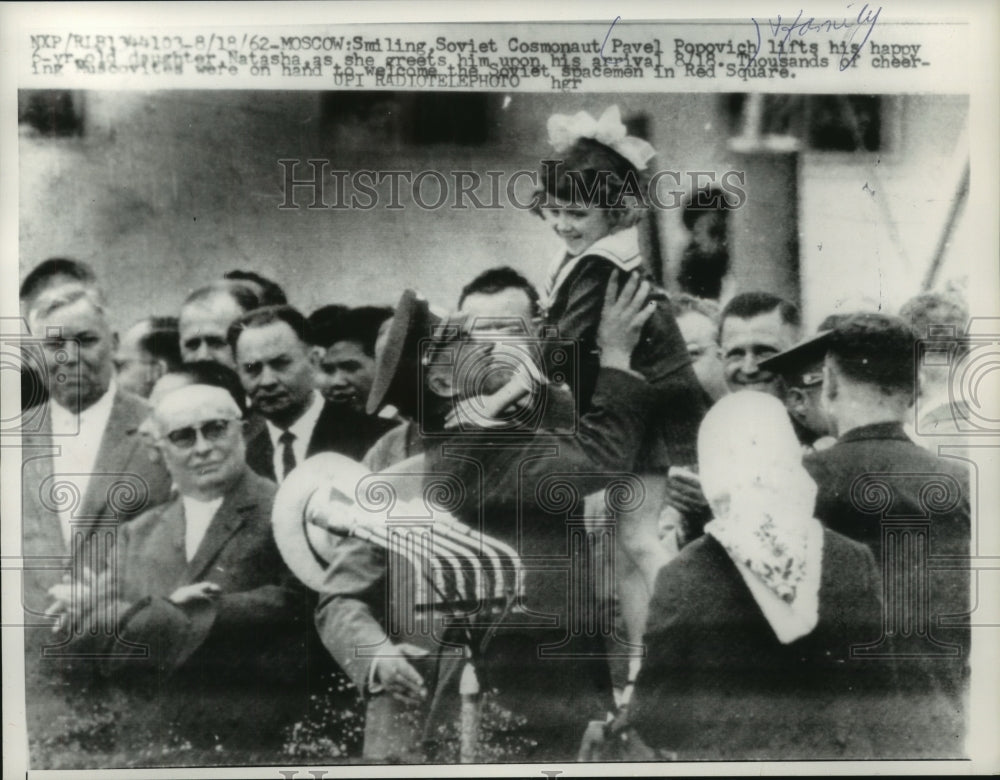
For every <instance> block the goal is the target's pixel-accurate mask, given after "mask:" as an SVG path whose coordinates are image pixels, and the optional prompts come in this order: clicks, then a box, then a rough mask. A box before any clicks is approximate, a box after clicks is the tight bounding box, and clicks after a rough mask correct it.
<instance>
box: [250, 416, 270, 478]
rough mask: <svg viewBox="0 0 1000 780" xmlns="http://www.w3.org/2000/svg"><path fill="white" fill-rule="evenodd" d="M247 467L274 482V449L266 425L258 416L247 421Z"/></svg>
mask: <svg viewBox="0 0 1000 780" xmlns="http://www.w3.org/2000/svg"><path fill="white" fill-rule="evenodd" d="M246 436H247V465H248V466H250V468H251V469H253V471H255V472H256V473H257V474H260V476H262V477H267V478H268V479H270V480H272V481H274V480H275V479H276V477H275V474H274V447H273V446H272V444H271V435H270V434H269V433H268V431H267V424H266V423H265V422H264V419H263V418H262V417H260V416H259V415H252V416H251V417H249V418H248V419H247V431H246Z"/></svg>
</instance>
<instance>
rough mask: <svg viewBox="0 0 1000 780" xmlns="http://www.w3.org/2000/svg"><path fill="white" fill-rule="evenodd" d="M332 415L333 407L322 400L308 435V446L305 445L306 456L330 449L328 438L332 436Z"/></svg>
mask: <svg viewBox="0 0 1000 780" xmlns="http://www.w3.org/2000/svg"><path fill="white" fill-rule="evenodd" d="M333 415H334V410H333V407H332V406H330V404H329V403H327V402H326V401H324V402H323V408H322V410H320V413H319V417H317V418H316V424H315V425H314V426H313V429H312V433H311V434H310V435H309V446H308V447H306V457H307V458H309V457H311V456H313V455H315V454H316V453H317V452H324V451H326V450H329V449H330V444H331V441H330V440H331V439H332V438H333V436H332V434H333V430H334V426H333V419H332V417H333Z"/></svg>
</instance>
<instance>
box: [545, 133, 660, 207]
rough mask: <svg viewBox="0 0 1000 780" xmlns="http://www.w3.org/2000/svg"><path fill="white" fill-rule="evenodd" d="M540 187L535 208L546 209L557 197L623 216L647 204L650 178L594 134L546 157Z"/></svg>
mask: <svg viewBox="0 0 1000 780" xmlns="http://www.w3.org/2000/svg"><path fill="white" fill-rule="evenodd" d="M538 179H539V181H538V188H537V189H536V190H535V193H534V200H533V201H532V204H531V210H532V212H534V213H535V214H537V215H539V216H542V209H544V208H548V207H551V206H553V205H555V203H554V201H555V200H556V199H558V200H561V201H567V202H570V203H577V204H580V205H581V206H582V207H584V208H600V209H605V210H607V211H608V212H609V213H610V214H612V215H613V218H614V219H617V220H622V219H625V218H626V217H627V216H629V214H630V212H631V213H632V214H634V218H633V221H636V218H637V216H638V214H636V213H635V209H636V208H637V207H638V208H644V207H645V206H646V205H647V199H646V181H645V179H644V178H643V177H642V176H641V174H640V172H639V171H638V169H636V167H635V166H634V165H633V164H632V163H630V162H629V161H628V160H626V159H625V158H624V157H622V156H621V155H620V154H618V152H616V151H615V150H614V149H612V148H611V147H609V146H605V145H604V144H602V143H601V142H600V141H595V140H594V139H593V138H578V139H576V141H574V142H573V145H572V146H570V147H569V149H567V150H566V151H565V152H564V153H563V154H562V155H561V156H559V157H557V158H553V159H547V160H543V161H542V165H541V168H540V169H539V173H538Z"/></svg>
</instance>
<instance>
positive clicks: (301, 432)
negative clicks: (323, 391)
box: [265, 390, 323, 482]
mask: <svg viewBox="0 0 1000 780" xmlns="http://www.w3.org/2000/svg"><path fill="white" fill-rule="evenodd" d="M322 412H323V396H322V395H320V393H319V391H318V390H313V392H312V403H311V404H309V408H308V409H306V410H305V412H303V413H302V416H301V417H299V419H297V420H296V421H295V422H294V423H292V424H291V425H290V426H289V428H288V430H289V431H290V432H291V433H292V435H294V436H295V438H294V439H293V440H292V452H293V453H295V465H296V466H297V465H299V464H300V463H301V462H302V461H304V460H305V459H306V450H308V449H309V440H310V439H311V438H312V434H313V429H314V428H315V427H316V423H317V422H318V421H319V416H320V414H322ZM265 422H266V424H267V434H268V436H270V437H271V447H272V448H273V449H274V475H275V476H276V477H277V480H278V482H281V480H283V479H284V478H285V468H284V465H283V463H282V459H281V455H282V453H283V452H284V450H285V445H284V444H282V443H280V442H279V441H278V439H279V438H280V437H281V434H283V433H284V432H285V431H284V429H282V428H279V427H278V426H277V425H275V424H274V423H272V422H271V421H270V420H265Z"/></svg>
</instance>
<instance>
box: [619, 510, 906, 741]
mask: <svg viewBox="0 0 1000 780" xmlns="http://www.w3.org/2000/svg"><path fill="white" fill-rule="evenodd" d="M822 567H823V570H822V577H821V581H820V591H819V622H818V624H817V625H816V628H815V629H813V631H812V632H811V633H810V634H808V635H806V636H805V637H801V638H799V639H797V640H795V641H793V642H791V643H790V644H787V645H783V644H781V643H780V642H779V641H778V639H777V637H776V636H775V634H774V631H773V629H772V628H771V626H770V624H769V623H768V622H767V621H766V619H765V618H764V615H763V613H762V612H761V610H760V607H759V606H758V605H757V603H756V602H755V601H754V599H753V597H752V595H751V593H750V590H749V588H748V587H747V585H746V582H744V580H743V578H742V576H741V575H740V573H739V571H738V570H737V569H736V566H735V565H734V564H733V562H732V560H731V559H730V557H729V555H728V554H727V553H726V551H725V549H724V548H723V547H722V545H721V544H719V542H718V541H717V540H716V539H715V538H714V537H712V536H704V537H702V538H700V539H698V540H697V541H695V542H692V543H691V544H690V545H688V546H687V547H685V548H684V549H683V550H682V551H681V553H680V555H679V556H678V557H677V558H675V559H674V560H673V561H671V562H670V563H668V564H667V565H666V566H664V567H663V569H661V570H660V573H659V576H658V577H657V581H656V586H655V590H654V594H653V598H652V601H651V603H650V609H649V622H648V625H647V630H646V635H645V641H644V644H645V648H646V657H645V660H644V661H643V665H642V669H641V671H640V673H639V677H638V680H637V683H636V687H635V693H634V696H633V699H632V702H631V705H630V717H629V720H630V722H631V724H632V725H633V726H634V727H635V729H636V730H637V731H638V732H639V734H640V736H641V737H642V738H643V739H644V740H645V741H646V742H647V743H648V744H649V745H651V746H654V747H657V748H662V749H665V750H668V751H674V752H676V753H677V756H678V758H679V759H681V760H686V759H715V760H727V759H728V760H734V759H820V758H866V757H868V758H874V757H879V756H882V755H884V754H883V753H882V752H881V751H882V748H883V746H882V745H881V743H880V741H879V740H880V729H881V728H882V726H881V725H880V724H881V723H882V722H884V721H885V719H886V718H887V717H891V715H892V712H893V708H892V707H890V706H888V705H887V704H885V703H884V702H885V700H886V699H885V697H886V694H887V693H891V692H892V684H893V680H894V670H893V667H892V664H891V662H890V661H860V660H857V659H852V658H851V652H850V651H851V646H852V645H863V644H865V643H868V642H872V641H874V640H876V639H877V638H878V636H879V634H880V629H879V623H880V619H881V606H880V599H879V591H880V587H879V577H878V570H877V568H876V566H875V561H874V559H873V558H872V554H871V551H870V550H868V549H867V548H866V547H865V546H864V545H861V544H858V543H856V542H852V541H850V540H848V539H845V538H844V537H842V536H840V535H839V534H835V533H833V532H831V531H827V530H824V532H823V557H822Z"/></svg>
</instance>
